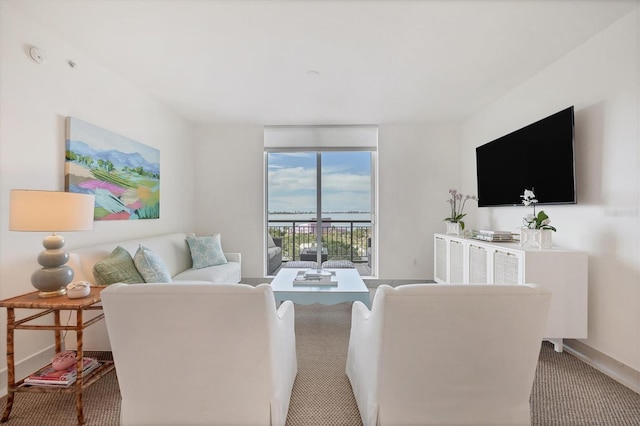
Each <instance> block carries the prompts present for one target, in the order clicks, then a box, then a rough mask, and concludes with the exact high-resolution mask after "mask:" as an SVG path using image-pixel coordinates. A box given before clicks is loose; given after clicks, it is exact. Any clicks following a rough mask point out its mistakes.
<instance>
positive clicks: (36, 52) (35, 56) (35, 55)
mask: <svg viewBox="0 0 640 426" xmlns="http://www.w3.org/2000/svg"><path fill="white" fill-rule="evenodd" d="M29 57H30V58H31V59H32V60H33V62H35V63H37V64H44V63H45V62H46V61H47V57H46V56H45V55H44V52H43V51H42V50H40V49H38V48H37V47H35V46H31V47H30V48H29Z"/></svg>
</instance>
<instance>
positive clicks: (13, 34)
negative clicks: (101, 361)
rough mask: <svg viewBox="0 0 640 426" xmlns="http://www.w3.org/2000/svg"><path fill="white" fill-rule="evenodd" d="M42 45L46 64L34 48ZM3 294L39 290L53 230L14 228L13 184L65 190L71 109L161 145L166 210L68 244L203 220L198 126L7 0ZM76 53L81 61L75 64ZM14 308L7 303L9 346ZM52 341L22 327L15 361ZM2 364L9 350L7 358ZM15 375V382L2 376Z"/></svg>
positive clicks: (1, 124)
mask: <svg viewBox="0 0 640 426" xmlns="http://www.w3.org/2000/svg"><path fill="white" fill-rule="evenodd" d="M30 44H33V45H36V46H38V47H39V48H41V49H42V50H43V51H45V52H46V54H47V57H48V60H47V62H46V63H45V64H41V65H39V64H36V63H35V62H33V61H32V60H31V59H30V58H29V57H28V55H27V53H26V52H27V49H28V45H30ZM0 55H1V56H0V173H1V174H0V176H1V178H0V298H6V297H11V296H15V295H18V294H22V293H26V292H29V291H34V290H35V289H34V288H33V287H32V286H31V282H30V276H31V273H32V272H33V271H34V270H35V269H37V268H38V267H39V265H38V264H37V261H36V257H37V255H38V253H39V252H40V251H41V250H43V248H42V239H43V238H44V237H45V236H46V233H39V232H36V233H27V232H10V231H9V230H8V228H9V204H8V201H9V192H10V190H11V189H14V188H25V189H45V190H59V191H63V190H64V152H65V117H67V116H75V117H78V118H80V119H82V120H85V121H88V122H90V123H92V124H95V125H97V126H100V127H103V128H105V129H109V130H111V131H113V132H115V133H118V134H120V135H123V136H126V137H129V138H131V139H134V140H136V141H139V142H141V143H144V144H146V145H150V146H153V147H156V148H158V149H160V162H161V165H160V172H161V199H160V201H161V205H160V219H158V220H140V221H103V222H96V223H95V226H94V230H93V231H89V232H70V233H66V234H65V235H64V237H65V239H66V242H67V244H66V246H67V247H68V248H73V247H80V246H83V245H89V244H93V243H98V242H106V241H115V240H119V239H124V238H134V237H136V236H143V235H152V234H159V233H165V232H172V231H189V230H192V229H193V227H194V209H193V207H192V206H193V205H194V194H195V192H194V187H193V182H194V173H193V161H192V160H193V155H194V153H193V132H194V130H193V127H192V126H191V125H190V124H189V123H187V122H185V121H184V120H182V119H180V118H179V117H177V116H176V115H175V114H173V113H171V112H169V111H167V110H165V109H163V108H162V107H161V106H160V105H159V104H158V103H157V102H156V101H155V100H153V99H151V98H150V97H148V96H147V95H145V94H143V93H141V92H140V91H139V90H138V89H136V88H135V87H133V86H131V85H130V84H129V83H128V82H127V81H124V80H122V79H120V78H119V77H117V76H115V75H113V74H112V73H110V72H108V71H107V70H105V69H104V68H102V67H101V66H100V65H99V64H96V63H95V62H93V61H91V60H90V59H89V58H88V57H86V56H85V55H83V54H82V53H81V52H79V51H77V50H75V49H74V48H73V47H71V46H70V45H68V44H67V43H66V42H64V41H63V40H60V39H59V38H57V37H56V36H55V35H53V34H51V33H50V32H48V31H47V30H45V29H44V28H42V27H41V26H39V25H37V24H36V23H34V22H33V21H30V20H29V19H26V18H25V17H24V16H23V15H21V14H20V13H19V12H17V11H15V10H14V9H12V8H11V7H10V6H8V5H7V4H6V2H0ZM67 59H73V60H74V61H75V62H77V64H78V67H77V68H75V69H71V68H70V67H69V66H68V65H67V63H66V60H67ZM5 324H6V314H5V312H0V353H5V349H4V348H5V340H6V334H5V333H6V328H5V327H6V325H5ZM52 343H53V334H52V333H49V332H47V333H33V332H31V333H29V332H18V333H16V362H18V363H20V362H21V361H22V360H23V359H24V358H25V357H27V356H30V355H32V354H36V353H38V352H39V351H42V350H43V349H45V348H47V347H49V346H50V345H52ZM0 360H1V361H0V363H1V364H0V368H1V369H2V370H3V369H4V366H5V365H6V364H5V357H0ZM2 383H6V381H4V380H3V381H2Z"/></svg>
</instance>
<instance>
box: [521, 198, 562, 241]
mask: <svg viewBox="0 0 640 426" xmlns="http://www.w3.org/2000/svg"><path fill="white" fill-rule="evenodd" d="M520 198H522V204H524V205H525V206H533V214H528V215H527V216H525V217H524V218H523V219H522V221H523V223H524V226H525V228H529V229H548V230H550V231H553V232H556V228H554V227H553V226H551V225H549V224H550V223H551V219H549V216H547V214H546V213H545V212H544V211H543V210H540V212H538V214H537V215H536V204H537V203H538V200H537V199H536V194H534V192H533V188H531V189H525V190H524V194H522V195H521V196H520Z"/></svg>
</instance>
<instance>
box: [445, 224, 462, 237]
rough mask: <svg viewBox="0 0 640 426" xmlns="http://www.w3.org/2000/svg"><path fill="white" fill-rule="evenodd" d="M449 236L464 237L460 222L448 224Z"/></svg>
mask: <svg viewBox="0 0 640 426" xmlns="http://www.w3.org/2000/svg"><path fill="white" fill-rule="evenodd" d="M447 234H448V235H462V227H461V226H460V223H458V222H447Z"/></svg>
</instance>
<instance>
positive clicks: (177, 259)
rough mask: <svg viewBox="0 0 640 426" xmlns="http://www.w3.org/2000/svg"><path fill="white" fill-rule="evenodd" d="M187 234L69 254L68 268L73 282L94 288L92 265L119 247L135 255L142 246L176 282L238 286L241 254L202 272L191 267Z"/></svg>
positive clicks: (98, 246) (113, 243)
mask: <svg viewBox="0 0 640 426" xmlns="http://www.w3.org/2000/svg"><path fill="white" fill-rule="evenodd" d="M187 235H193V234H185V233H173V234H164V235H156V236H152V237H144V238H135V239H131V240H125V241H114V242H110V243H103V244H98V245H95V246H90V247H83V248H79V249H75V250H70V251H69V263H68V265H69V266H70V267H71V268H72V269H73V271H74V278H73V279H74V281H89V282H90V283H92V284H93V285H95V280H94V278H93V265H95V264H96V262H99V261H101V260H103V259H105V258H106V257H107V256H109V254H111V252H112V251H113V250H114V249H115V248H116V247H118V246H120V247H122V248H124V249H126V250H127V251H128V252H129V253H130V254H131V256H134V255H135V253H136V250H137V249H138V246H140V245H143V246H145V247H147V248H149V249H150V250H151V251H153V252H154V253H156V254H157V255H158V256H159V257H160V258H161V259H162V260H163V261H164V263H165V264H166V265H167V268H168V269H169V272H170V273H171V277H172V278H173V281H174V282H180V281H185V282H186V281H190V282H193V281H208V282H213V283H239V282H240V278H241V255H240V253H225V257H226V258H227V262H228V263H226V264H224V265H216V266H209V267H206V268H202V269H192V268H191V265H192V263H191V251H190V250H189V244H187V240H186V238H187Z"/></svg>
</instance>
